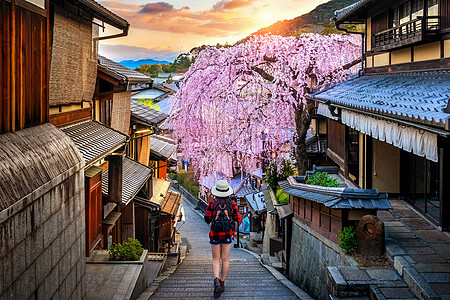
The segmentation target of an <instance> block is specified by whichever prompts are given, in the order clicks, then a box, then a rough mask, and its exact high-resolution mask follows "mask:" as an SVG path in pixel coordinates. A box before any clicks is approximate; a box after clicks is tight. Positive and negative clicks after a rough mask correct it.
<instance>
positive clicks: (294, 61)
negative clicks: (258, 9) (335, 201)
mask: <svg viewBox="0 0 450 300" xmlns="http://www.w3.org/2000/svg"><path fill="white" fill-rule="evenodd" d="M360 45H361V41H360V37H358V36H352V35H328V36H322V35H317V34H304V35H301V36H298V37H281V36H273V35H266V36H255V37H252V38H251V39H250V40H248V41H247V42H245V43H242V44H239V45H236V46H234V47H230V48H216V47H209V48H206V49H205V50H203V51H202V52H200V54H199V56H198V57H197V59H196V61H195V63H194V64H193V65H192V66H191V67H190V69H189V71H188V72H187V73H186V74H185V77H184V81H183V83H182V84H181V86H180V89H179V91H178V92H177V93H176V94H175V95H174V96H173V97H172V111H171V120H170V123H169V124H170V125H169V126H170V128H171V129H172V130H173V134H174V137H175V138H176V139H177V140H178V141H179V142H180V144H179V146H180V148H181V150H182V152H183V155H184V157H185V158H187V159H189V160H190V162H191V163H192V165H193V167H194V168H195V170H196V171H197V173H198V174H199V176H200V177H204V176H206V175H209V174H211V173H213V172H222V173H224V174H230V173H232V171H231V168H232V167H233V166H239V167H240V168H241V170H243V171H246V172H252V171H253V170H254V169H255V168H257V166H258V162H260V161H261V158H262V156H263V155H264V154H265V155H269V156H270V157H273V156H276V155H277V154H279V153H280V152H281V151H282V149H283V148H284V147H285V146H286V143H287V142H288V141H289V139H291V138H292V133H291V132H292V129H293V131H294V144H295V151H294V152H295V159H296V165H297V168H298V171H299V174H304V173H305V172H306V163H307V161H306V146H305V137H306V133H307V130H308V128H309V126H310V123H311V114H312V111H313V108H314V104H313V103H312V101H308V100H307V99H306V96H307V95H308V94H309V93H310V88H311V86H312V84H314V83H316V84H317V85H320V86H327V85H331V84H335V83H338V82H341V81H343V80H345V79H346V78H347V75H348V74H349V73H350V70H351V69H352V67H353V66H354V67H353V72H354V71H355V70H354V68H357V66H356V64H357V63H358V61H359V59H360V55H361V48H360ZM231 162H232V163H233V165H232V163H231Z"/></svg>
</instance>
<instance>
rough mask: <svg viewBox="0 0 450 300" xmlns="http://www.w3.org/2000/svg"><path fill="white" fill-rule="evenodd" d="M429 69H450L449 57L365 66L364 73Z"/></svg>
mask: <svg viewBox="0 0 450 300" xmlns="http://www.w3.org/2000/svg"><path fill="white" fill-rule="evenodd" d="M431 70H450V58H440V59H434V60H427V61H420V62H410V63H404V64H397V65H391V66H383V67H374V68H367V69H366V70H365V73H366V74H384V73H393V72H402V73H405V72H419V71H431Z"/></svg>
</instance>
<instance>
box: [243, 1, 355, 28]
mask: <svg viewBox="0 0 450 300" xmlns="http://www.w3.org/2000/svg"><path fill="white" fill-rule="evenodd" d="M355 2H356V0H332V1H329V2H327V3H324V4H321V5H319V6H317V7H316V8H315V9H313V10H312V11H310V12H309V13H307V14H304V15H301V16H299V17H296V18H294V19H292V20H284V21H278V22H276V23H274V24H272V25H270V26H268V27H265V28H261V29H260V30H258V31H257V32H255V33H253V34H251V35H263V34H266V33H271V34H276V35H283V36H289V35H298V34H300V33H303V32H314V33H326V32H329V30H330V29H331V27H332V24H330V19H331V18H332V17H333V12H334V11H335V10H337V9H341V8H344V7H346V6H348V5H351V4H353V3H355Z"/></svg>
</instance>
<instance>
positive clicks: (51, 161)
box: [0, 123, 83, 241]
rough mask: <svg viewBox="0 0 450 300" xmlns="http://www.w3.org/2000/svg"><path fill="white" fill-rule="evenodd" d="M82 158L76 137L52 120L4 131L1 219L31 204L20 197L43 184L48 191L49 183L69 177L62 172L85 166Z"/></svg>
mask: <svg viewBox="0 0 450 300" xmlns="http://www.w3.org/2000/svg"><path fill="white" fill-rule="evenodd" d="M82 161H83V158H82V156H81V154H80V152H79V151H78V150H77V148H76V146H75V144H74V143H73V142H72V140H71V139H70V138H69V137H68V136H67V135H65V134H64V133H62V132H61V130H59V129H58V128H56V127H55V126H53V125H52V124H50V123H46V124H43V125H38V126H33V127H30V128H26V129H22V130H18V131H16V132H10V133H6V134H0V166H1V167H0V223H2V222H3V221H2V217H3V216H6V218H10V217H11V216H12V215H13V214H14V211H20V210H21V208H22V205H24V204H27V202H26V201H25V202H23V203H21V204H20V205H17V201H19V200H20V199H24V198H26V196H28V195H31V193H32V192H33V191H37V190H40V188H42V189H41V190H40V192H46V191H48V190H49V189H50V187H48V188H46V187H47V186H48V185H46V183H48V182H51V181H52V180H55V181H57V182H58V183H59V182H61V181H62V180H65V178H62V176H60V175H61V174H66V172H68V171H69V170H71V169H72V168H74V167H75V166H77V165H78V169H79V168H82V167H83V163H82ZM78 169H77V170H78ZM52 186H53V185H52ZM33 199H34V198H33ZM49 201H52V200H50V199H49ZM7 208H10V209H11V210H10V211H9V212H5V211H4V210H5V209H7ZM28 218H29V217H28ZM24 225H25V224H23V226H24ZM3 228H5V227H3ZM2 234H3V231H2ZM2 241H4V239H2Z"/></svg>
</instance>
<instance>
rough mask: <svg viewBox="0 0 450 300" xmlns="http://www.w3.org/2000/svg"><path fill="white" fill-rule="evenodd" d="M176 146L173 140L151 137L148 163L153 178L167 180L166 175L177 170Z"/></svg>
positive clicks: (158, 136) (157, 136)
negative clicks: (149, 162) (149, 163)
mask: <svg viewBox="0 0 450 300" xmlns="http://www.w3.org/2000/svg"><path fill="white" fill-rule="evenodd" d="M177 148H178V146H177V144H176V143H175V141H174V140H173V139H170V138H168V137H164V136H161V135H156V134H154V135H152V138H151V142H150V161H151V166H152V167H153V169H154V170H155V177H157V178H161V179H164V180H167V173H168V172H169V171H170V170H171V169H172V170H173V171H176V168H177V156H176V155H177Z"/></svg>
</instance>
